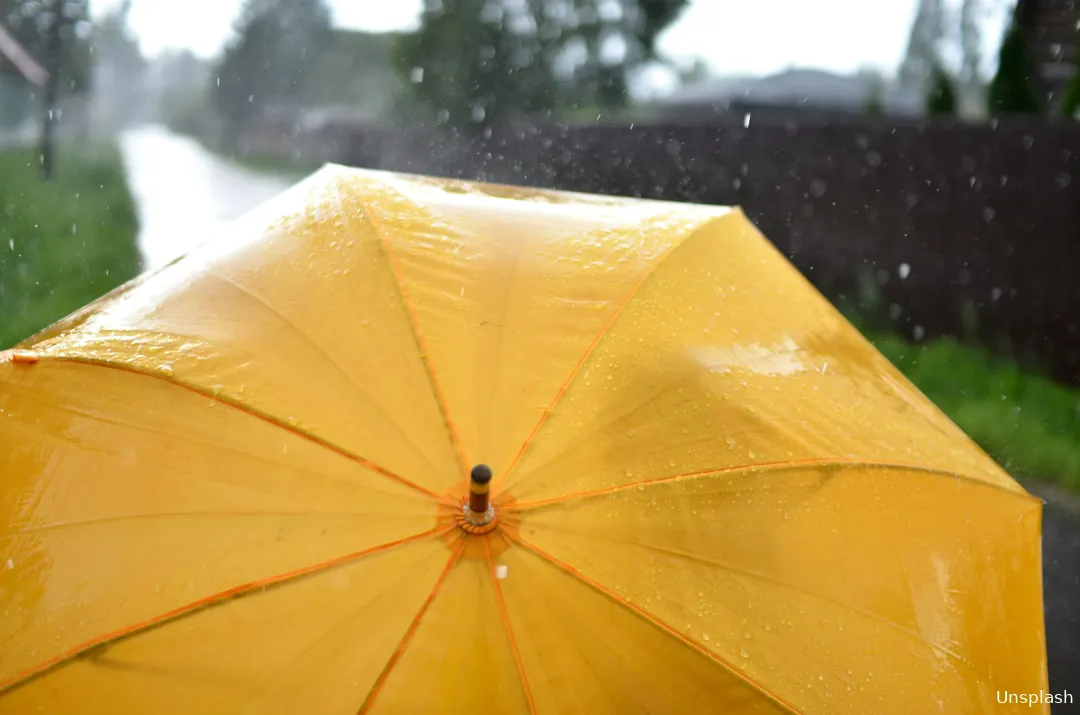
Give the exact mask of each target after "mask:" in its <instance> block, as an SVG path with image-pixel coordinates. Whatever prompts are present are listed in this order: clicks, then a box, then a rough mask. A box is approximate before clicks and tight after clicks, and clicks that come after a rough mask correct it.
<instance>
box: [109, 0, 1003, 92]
mask: <svg viewBox="0 0 1080 715" xmlns="http://www.w3.org/2000/svg"><path fill="white" fill-rule="evenodd" d="M119 1H120V0H97V2H95V3H94V6H95V8H96V11H97V12H101V11H103V10H105V9H106V8H108V7H114V6H115V5H117V4H118V3H119ZM953 1H954V2H956V1H958V0H953ZM329 2H330V5H331V6H332V7H333V9H334V16H335V21H336V23H337V24H338V25H339V26H342V27H349V28H357V29H365V30H375V31H378V30H393V29H405V28H410V27H415V26H416V24H417V16H418V14H419V12H420V6H421V0H329ZM241 4H242V0H133V4H132V12H131V24H132V26H133V29H134V31H135V33H136V34H137V36H138V39H139V42H140V44H141V46H142V49H143V52H144V53H146V54H149V55H156V54H159V53H160V52H162V51H163V50H166V49H181V48H188V49H191V50H193V51H194V52H195V53H197V54H199V55H201V56H203V57H210V56H213V55H214V54H216V53H217V52H218V51H219V50H220V49H221V47H222V44H223V43H224V42H225V40H226V39H227V38H228V37H229V35H230V33H231V32H232V24H233V21H234V20H235V18H236V15H237V13H238V11H239V9H240V6H241ZM916 4H917V0H750V1H749V2H746V1H745V0H691V3H690V6H689V7H688V8H687V10H686V11H685V12H684V13H683V15H682V16H681V17H680V18H679V20H678V21H676V23H675V24H673V25H672V26H671V27H670V28H669V29H668V30H667V32H666V33H665V34H664V36H663V37H662V39H661V43H660V46H661V49H662V50H663V51H664V52H665V53H666V54H668V55H669V56H674V57H694V56H700V57H702V58H704V59H705V61H706V62H707V63H708V64H709V66H710V67H711V68H712V69H713V70H714V71H715V72H718V73H724V74H728V73H731V74H766V73H769V72H774V71H778V70H782V69H785V68H787V67H790V66H793V65H799V66H804V67H817V68H821V69H828V70H833V71H837V72H852V71H855V70H857V69H859V68H860V67H863V66H873V67H878V68H881V69H884V70H886V71H889V72H891V71H893V70H894V69H895V68H896V66H897V65H898V64H899V62H900V59H901V58H902V56H903V53H904V48H905V45H906V43H907V37H908V31H909V29H910V26H911V20H912V18H913V16H914V13H915V6H916ZM987 4H988V5H990V6H994V8H995V9H994V11H993V12H989V13H988V16H987V18H986V23H985V26H984V35H985V37H984V40H985V42H984V45H985V47H986V51H985V54H986V55H988V60H989V56H991V55H992V54H993V52H994V50H995V48H996V46H997V43H998V40H999V38H1000V34H1001V28H1002V18H1003V17H1004V13H1003V12H1002V9H1003V7H1004V6H1005V5H1006V4H1007V3H1006V1H1005V0H987Z"/></svg>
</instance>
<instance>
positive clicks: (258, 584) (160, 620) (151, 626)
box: [0, 526, 457, 694]
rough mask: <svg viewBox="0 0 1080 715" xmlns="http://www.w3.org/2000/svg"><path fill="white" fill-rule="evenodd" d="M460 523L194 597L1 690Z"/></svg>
mask: <svg viewBox="0 0 1080 715" xmlns="http://www.w3.org/2000/svg"><path fill="white" fill-rule="evenodd" d="M456 528H457V527H456V526H451V527H446V528H439V527H435V528H433V529H429V530H428V531H423V532H421V533H419V534H413V535H412V536H406V537H403V538H401V539H395V540H394V541H389V542H387V543H385V544H379V545H378V546H373V547H371V548H368V549H362V550H360V551H356V552H353V553H351V554H345V555H344V556H337V557H335V558H333V559H330V560H328V561H323V562H321V563H317V564H313V565H311V566H305V567H303V568H299V569H295V570H293V571H288V572H286V573H283V574H278V575H276V576H269V577H267V578H262V579H258V580H255V581H251V582H249V583H245V584H240V585H239V586H233V587H232V588H229V589H226V590H224V591H220V592H218V593H215V594H213V595H211V596H207V597H206V598H201V599H199V600H198V601H192V602H191V603H188V604H186V605H183V606H180V607H178V608H174V609H173V610H171V611H166V612H165V613H162V614H160V615H157V616H154V617H152V618H150V619H149V620H146V621H143V622H141V623H135V624H133V625H130V626H126V627H124V628H121V629H119V630H115V631H112V632H110V633H106V634H104V635H101V636H98V637H96V638H93V639H91V640H89V641H86V642H85V643H82V644H81V645H77V646H75V647H74V648H70V649H68V650H67V651H65V652H63V653H61V654H60V655H57V656H55V657H53V658H51V659H49V660H46V661H44V662H42V663H39V664H38V665H35V666H33V667H31V668H29V669H28V670H25V671H23V672H22V673H20V674H18V675H16V676H15V677H13V678H11V679H10V680H7V681H4V682H0V694H3V693H5V692H8V691H10V690H14V689H15V688H17V687H20V686H22V685H25V684H26V683H29V682H30V681H32V680H35V679H36V678H39V677H41V676H43V675H46V674H47V673H50V672H52V671H54V670H56V669H57V668H60V667H62V666H64V665H66V664H68V663H70V662H71V661H73V660H76V659H78V658H80V657H84V656H86V655H88V654H90V653H92V652H100V651H102V650H104V649H105V648H107V647H109V646H111V645H115V644H117V643H120V642H122V641H125V640H128V639H130V638H133V637H135V636H138V635H140V634H143V633H146V632H148V631H152V630H156V629H158V628H161V627H163V626H166V625H168V624H170V623H173V622H175V621H178V620H180V619H182V618H189V617H191V616H194V615H196V614H198V613H200V612H202V611H204V610H206V609H208V608H213V607H215V606H220V605H222V604H224V603H227V602H231V601H234V600H236V599H239V598H244V597H246V596H250V595H252V594H256V593H261V592H262V591H264V590H265V589H267V588H274V587H277V586H282V585H284V584H287V583H290V582H293V581H296V580H298V579H301V578H304V577H306V576H312V575H315V574H318V573H322V572H324V571H328V570H330V569H333V568H336V567H338V566H343V565H345V564H347V563H350V562H352V561H356V560H357V559H361V558H364V557H365V556H370V555H372V554H376V553H379V552H381V551H387V550H389V549H392V548H395V547H397V546H403V545H405V544H408V543H412V542H414V541H421V540H423V539H426V538H429V537H432V536H439V535H442V534H446V533H448V532H450V531H453V530H454V529H456Z"/></svg>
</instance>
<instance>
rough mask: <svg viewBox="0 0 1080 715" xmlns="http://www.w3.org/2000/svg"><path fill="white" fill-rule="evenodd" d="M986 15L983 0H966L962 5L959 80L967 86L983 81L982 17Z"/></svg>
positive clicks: (974, 85)
mask: <svg viewBox="0 0 1080 715" xmlns="http://www.w3.org/2000/svg"><path fill="white" fill-rule="evenodd" d="M984 15H985V8H984V7H983V0H964V3H963V5H961V6H960V75H959V78H958V79H959V80H960V82H961V83H963V84H964V85H965V86H967V87H978V86H979V85H980V84H981V83H982V74H981V72H980V67H981V65H982V30H981V22H980V21H981V19H982V17H983V16H984Z"/></svg>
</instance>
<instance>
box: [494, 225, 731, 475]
mask: <svg viewBox="0 0 1080 715" xmlns="http://www.w3.org/2000/svg"><path fill="white" fill-rule="evenodd" d="M714 220H716V219H715V218H714V219H711V220H709V221H705V222H703V223H701V224H699V225H697V226H696V227H694V228H693V229H691V230H689V231H687V232H686V234H685V235H684V236H683V237H682V240H680V241H679V242H678V243H673V244H672V245H670V246H668V247H667V249H666V250H665V251H664V252H663V253H661V254H660V255H659V256H658V257H657V258H656V260H655V261H653V262H652V264H651V265H649V266H648V267H647V268H646V269H645V270H644V271H643V272H642V274H641V275H640V276H638V279H637V280H636V281H635V282H634V284H633V285H631V286H630V290H629V291H627V292H626V295H624V296H623V297H622V300H620V301H619V305H618V307H616V309H615V312H614V313H613V314H612V315H611V317H610V318H608V320H607V322H606V323H604V325H603V326H602V327H601V328H600V331H599V332H598V333H597V334H596V337H595V338H593V340H592V342H591V343H589V345H588V347H586V348H585V352H584V353H582V355H581V358H580V359H579V360H578V361H577V364H575V365H574V367H573V369H572V370H571V371H570V374H569V375H567V377H566V380H564V381H563V383H562V385H560V386H559V389H558V390H557V391H556V392H555V397H554V398H553V399H552V401H551V404H549V405H548V406H547V407H546V408H545V409H544V411H543V412H542V413H541V414H540V419H538V420H537V421H536V425H535V426H534V427H533V429H532V431H531V432H530V433H529V436H528V437H526V438H525V441H524V443H522V445H521V449H519V450H518V453H517V455H516V456H515V457H514V460H513V461H512V462H511V463H510V466H509V467H507V468H506V470H505V471H504V472H503V473H502V474H501V475H500V476H499V477H498V478H497V480H496V483H495V484H493V485H492V489H495V488H496V487H498V486H500V485H502V484H503V483H504V482H505V481H506V479H507V478H508V477H509V476H510V473H511V472H513V471H514V469H515V468H516V467H517V465H518V463H519V462H520V461H521V458H522V457H523V456H524V455H525V451H526V450H527V449H528V448H529V446H530V445H531V444H532V443H533V440H535V439H536V435H537V434H539V433H540V428H541V427H543V426H544V423H545V422H546V421H547V419H548V417H550V416H551V415H552V413H553V412H554V411H555V408H556V407H557V406H558V405H559V403H560V402H561V401H562V398H563V397H564V396H565V395H566V392H567V390H568V389H569V388H570V383H572V382H573V381H574V379H575V378H576V377H577V376H578V375H579V374H580V373H581V370H582V368H584V367H585V363H586V362H588V360H589V358H590V357H592V354H593V352H595V351H596V348H597V347H598V346H599V345H600V342H601V341H602V340H603V339H604V336H606V335H607V334H608V332H609V331H610V330H611V327H612V326H613V325H614V324H615V322H616V321H618V319H619V317H620V316H622V314H623V311H625V310H626V307H627V306H628V305H629V304H630V301H632V300H633V299H634V296H636V295H637V294H638V291H639V290H640V289H641V286H642V285H644V284H645V282H646V281H647V280H648V279H649V278H650V277H652V276H653V274H655V273H656V269H657V268H659V267H660V265H662V264H663V263H664V261H666V260H667V259H668V258H669V257H670V256H671V255H672V254H673V253H675V252H676V251H677V250H678V249H679V248H681V247H682V246H684V245H686V243H687V241H688V240H689V239H690V238H691V237H692V236H695V235H697V234H698V233H699V232H700V231H701V229H702V228H704V227H705V226H707V225H709V224H711V223H712V222H713V221H714Z"/></svg>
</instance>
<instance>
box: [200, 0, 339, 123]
mask: <svg viewBox="0 0 1080 715" xmlns="http://www.w3.org/2000/svg"><path fill="white" fill-rule="evenodd" d="M329 32H330V10H329V8H328V7H327V6H326V2H325V0H247V2H246V3H245V5H244V7H243V10H242V11H241V13H240V19H239V21H238V22H237V31H236V36H235V38H234V39H233V40H232V41H231V42H230V43H229V45H228V46H227V47H226V49H225V53H224V56H223V57H222V59H221V61H220V63H219V64H218V66H217V72H216V73H215V76H214V82H213V86H212V88H211V91H212V96H213V103H214V106H215V107H216V108H217V110H218V112H219V113H220V114H221V115H222V117H223V118H224V119H225V120H226V125H227V127H228V129H229V130H230V131H229V134H230V137H229V138H230V139H232V140H235V137H236V136H238V133H239V131H240V128H241V126H242V125H243V124H244V123H245V122H247V121H249V120H251V119H254V118H256V117H260V116H263V115H265V114H266V113H267V112H268V111H269V110H271V109H272V108H279V109H291V108H296V107H298V106H299V105H300V103H301V102H302V99H303V95H304V93H305V90H306V81H307V79H308V78H309V76H310V71H311V69H312V68H313V67H314V66H315V64H316V63H317V62H318V60H319V57H320V53H321V50H322V48H323V47H324V46H325V40H326V37H327V36H328V35H329Z"/></svg>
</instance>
